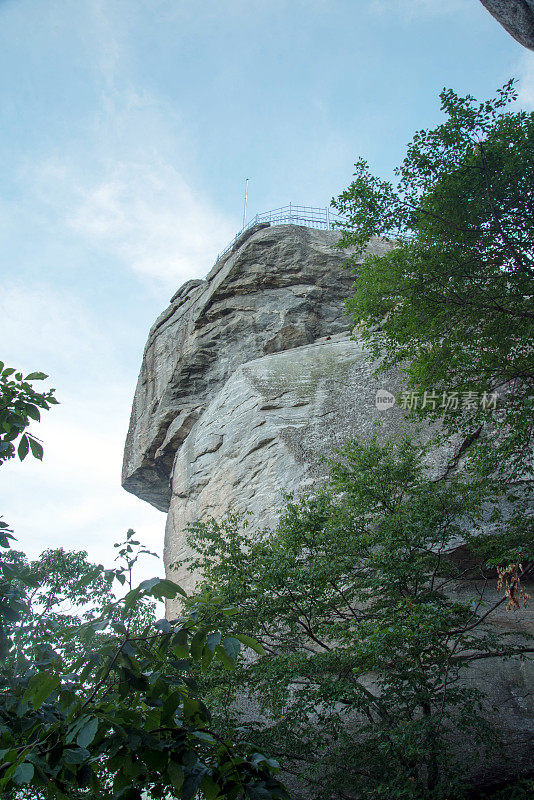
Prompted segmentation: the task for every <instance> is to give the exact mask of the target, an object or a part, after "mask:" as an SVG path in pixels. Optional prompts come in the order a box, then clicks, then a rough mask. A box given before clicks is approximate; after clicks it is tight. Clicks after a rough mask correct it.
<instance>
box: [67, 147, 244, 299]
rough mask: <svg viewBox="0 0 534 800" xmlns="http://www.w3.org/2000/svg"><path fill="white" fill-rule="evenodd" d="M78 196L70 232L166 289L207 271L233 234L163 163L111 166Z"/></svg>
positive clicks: (69, 218)
mask: <svg viewBox="0 0 534 800" xmlns="http://www.w3.org/2000/svg"><path fill="white" fill-rule="evenodd" d="M78 198H79V199H78V202H77V204H76V206H75V209H74V211H73V212H72V213H71V214H69V216H68V222H69V224H70V225H71V227H72V228H73V230H75V231H77V232H78V233H79V234H81V235H82V236H84V237H86V238H87V239H88V240H91V241H92V242H93V243H97V244H98V246H99V247H101V248H103V249H106V250H107V251H108V252H111V253H113V254H114V255H115V256H117V257H118V258H119V259H120V260H121V261H122V262H123V263H124V264H125V265H127V266H129V267H131V269H133V270H134V271H135V272H136V273H138V274H139V275H141V276H143V277H145V278H147V277H148V278H151V279H156V280H158V281H160V282H161V283H162V284H165V286H166V288H168V289H170V290H173V289H175V288H176V287H177V285H178V284H179V283H180V281H184V280H187V279H189V278H191V277H193V276H195V277H198V276H199V275H202V274H203V273H205V272H207V270H208V269H209V267H210V266H211V263H212V262H213V260H214V258H215V256H216V255H217V250H218V249H221V248H222V247H223V246H224V244H225V243H226V240H229V239H231V238H232V236H233V234H234V233H235V231H234V230H233V227H231V225H230V224H229V223H228V220H227V219H226V218H224V217H223V216H222V215H221V214H220V213H218V212H217V211H216V209H214V208H213V207H212V206H211V205H210V203H209V202H208V201H207V200H205V199H204V198H202V197H201V196H200V195H199V193H197V192H196V191H195V190H194V189H192V187H191V186H190V185H189V184H188V183H187V181H186V180H185V179H184V177H183V176H182V175H181V174H180V173H179V172H178V170H177V169H176V168H175V167H174V166H172V165H171V164H169V163H165V162H159V163H158V162H152V163H150V162H144V163H143V162H137V161H122V162H119V163H112V164H109V165H108V169H107V170H106V174H105V175H104V176H103V177H102V178H101V179H100V180H98V181H95V183H94V184H93V185H90V184H86V185H84V186H79V187H78Z"/></svg>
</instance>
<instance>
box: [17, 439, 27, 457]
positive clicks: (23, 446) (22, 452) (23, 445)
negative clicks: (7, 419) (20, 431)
mask: <svg viewBox="0 0 534 800" xmlns="http://www.w3.org/2000/svg"><path fill="white" fill-rule="evenodd" d="M28 450H29V442H28V437H27V436H26V434H24V436H23V437H22V439H21V440H20V442H19V446H18V449H17V453H18V454H19V458H20V460H21V461H24V459H25V458H26V456H27V455H28Z"/></svg>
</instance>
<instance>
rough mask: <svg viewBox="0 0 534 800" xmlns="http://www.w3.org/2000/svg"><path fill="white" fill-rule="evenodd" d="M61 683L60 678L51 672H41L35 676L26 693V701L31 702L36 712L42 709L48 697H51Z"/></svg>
mask: <svg viewBox="0 0 534 800" xmlns="http://www.w3.org/2000/svg"><path fill="white" fill-rule="evenodd" d="M59 683H60V676H59V675H54V674H53V673H51V672H39V673H37V675H33V676H32V678H31V679H30V683H29V686H28V688H27V689H26V691H25V692H24V699H25V700H31V703H32V706H33V708H34V709H35V710H37V709H38V708H41V706H42V705H43V703H44V701H45V700H46V699H47V697H50V695H51V694H52V692H54V691H55V690H56V689H57V687H58V686H59Z"/></svg>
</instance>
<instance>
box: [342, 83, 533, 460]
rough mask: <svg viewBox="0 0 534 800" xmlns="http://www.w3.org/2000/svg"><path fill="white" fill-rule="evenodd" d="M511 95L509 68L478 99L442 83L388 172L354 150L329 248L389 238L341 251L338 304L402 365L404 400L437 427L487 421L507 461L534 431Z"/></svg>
mask: <svg viewBox="0 0 534 800" xmlns="http://www.w3.org/2000/svg"><path fill="white" fill-rule="evenodd" d="M515 99H516V93H515V91H514V88H513V82H512V81H510V82H509V83H508V84H507V85H506V86H505V87H504V88H503V89H501V90H499V92H498V94H497V97H496V98H495V99H493V100H488V101H486V102H482V103H478V102H476V101H475V100H474V98H472V97H470V96H467V97H465V98H462V97H458V95H456V94H455V93H454V92H453V91H451V90H447V91H443V92H442V94H441V105H442V110H443V111H444V113H445V117H446V118H445V121H444V122H443V123H442V124H440V125H438V126H437V127H436V128H434V129H433V130H421V131H419V132H418V133H416V135H415V136H414V138H413V140H412V142H411V143H410V144H409V145H408V149H407V154H406V157H405V159H404V161H403V163H402V165H401V166H400V167H399V168H398V169H397V170H396V176H397V181H396V183H395V184H392V183H390V182H388V181H383V180H381V179H379V178H377V177H375V176H373V175H372V174H371V173H370V171H369V167H368V165H367V163H366V162H365V161H364V160H363V159H360V160H359V161H358V162H357V164H356V165H355V166H356V172H355V173H354V180H353V182H352V183H351V185H350V186H349V187H348V189H347V190H346V191H344V192H343V193H342V194H341V195H340V196H339V197H338V198H337V200H334V201H332V205H333V206H334V208H336V209H337V211H338V212H340V213H341V214H342V215H344V217H345V218H346V220H347V226H346V228H344V229H343V231H342V238H341V241H340V243H339V244H340V247H349V246H356V247H357V248H358V249H359V250H361V249H362V248H363V247H364V245H365V243H366V242H367V241H368V239H369V238H370V237H371V236H373V235H377V236H383V237H387V238H391V239H394V240H395V242H396V247H395V248H394V249H392V250H391V251H390V252H387V253H385V254H384V255H379V256H376V255H374V256H373V255H367V256H365V257H364V259H363V263H362V264H358V263H357V262H358V256H355V257H354V258H353V259H352V262H353V263H354V272H355V275H356V281H355V295H354V297H353V298H352V299H351V300H350V301H349V303H348V307H349V309H350V311H351V313H352V318H353V321H354V323H355V324H356V325H359V326H362V327H363V329H364V336H365V337H366V338H367V339H368V341H369V342H370V346H371V348H372V351H373V353H374V354H375V355H376V356H377V357H379V358H382V357H383V358H384V362H383V363H384V367H387V366H389V365H401V366H402V367H403V368H404V369H405V370H406V371H407V377H408V385H407V389H408V390H409V391H410V392H414V393H415V394H416V395H417V397H416V398H414V397H413V396H412V401H414V403H413V405H415V403H417V405H418V408H414V410H415V411H419V413H423V414H425V415H427V416H430V417H431V418H439V419H442V420H443V422H444V425H445V426H446V429H447V430H448V431H449V432H450V431H459V432H461V433H463V434H464V435H466V436H470V435H473V434H474V433H476V432H477V431H479V429H480V426H481V425H483V424H484V423H486V422H488V421H489V422H492V423H494V424H495V425H496V426H498V428H499V447H498V448H495V442H494V441H492V442H491V443H490V445H489V447H487V448H486V455H493V456H494V458H493V461H492V463H493V467H492V468H494V466H495V463H500V465H501V467H504V466H505V467H506V470H507V471H508V472H509V473H510V471H511V472H512V473H514V472H515V473H516V474H517V473H521V472H522V471H524V469H525V467H526V466H527V467H528V465H529V464H530V463H531V456H532V444H533V431H534V428H533V419H534V417H533V414H532V410H533V409H532V398H533V396H534V363H533V351H532V341H533V339H534V310H533V298H534V114H532V113H527V112H524V111H517V112H511V111H510V110H507V107H508V106H509V105H510V103H511V102H512V101H514V100H515ZM425 392H426V393H427V402H426V403H425ZM443 392H446V393H447V394H448V395H449V396H450V395H451V393H452V396H453V400H452V402H449V403H448V405H447V408H446V410H444V408H443ZM494 392H496V393H497V394H498V395H499V402H498V404H497V410H496V411H495V412H494V413H492V412H491V411H488V409H487V408H485V407H484V406H485V405H487V403H484V401H483V397H484V396H485V395H484V393H487V395H491V394H492V393H494ZM454 398H456V400H455V401H454ZM410 402H411V401H410ZM423 403H425V407H424V408H422V405H423ZM455 406H456V407H455Z"/></svg>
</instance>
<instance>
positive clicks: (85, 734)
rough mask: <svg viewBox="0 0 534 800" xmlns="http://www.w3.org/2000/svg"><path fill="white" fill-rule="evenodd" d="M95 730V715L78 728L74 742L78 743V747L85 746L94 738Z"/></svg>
mask: <svg viewBox="0 0 534 800" xmlns="http://www.w3.org/2000/svg"><path fill="white" fill-rule="evenodd" d="M97 731H98V719H97V717H91V718H90V719H88V720H87V722H86V723H85V724H84V726H83V727H82V728H81V729H80V730H79V732H78V735H77V736H76V744H78V745H79V746H80V747H87V746H88V745H90V744H91V742H92V741H93V739H94V738H95V736H96V732H97Z"/></svg>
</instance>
